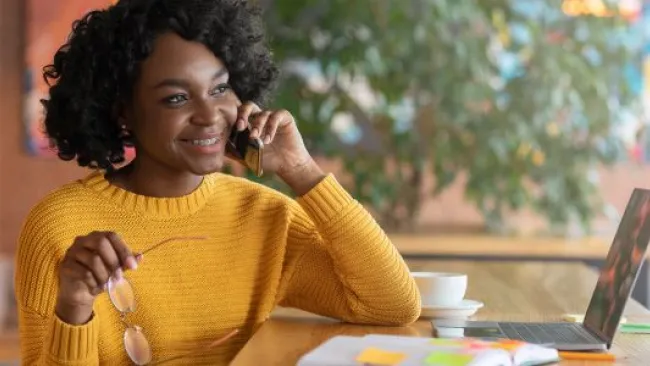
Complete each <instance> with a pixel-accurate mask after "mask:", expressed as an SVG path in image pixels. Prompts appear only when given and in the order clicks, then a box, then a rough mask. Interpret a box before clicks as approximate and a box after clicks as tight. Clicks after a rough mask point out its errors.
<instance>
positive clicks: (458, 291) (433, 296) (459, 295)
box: [411, 272, 467, 306]
mask: <svg viewBox="0 0 650 366" xmlns="http://www.w3.org/2000/svg"><path fill="white" fill-rule="evenodd" d="M411 276H413V279H414V280H415V283H416V284H417V285H418V288H419V289H420V296H421V297H422V305H428V306H453V305H458V304H459V303H460V302H461V301H463V298H464V297H465V292H466V291H467V275H466V274H463V273H443V272H411Z"/></svg>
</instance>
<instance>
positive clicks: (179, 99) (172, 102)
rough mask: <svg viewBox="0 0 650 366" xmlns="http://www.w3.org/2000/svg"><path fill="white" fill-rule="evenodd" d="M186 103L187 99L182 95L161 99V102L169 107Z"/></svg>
mask: <svg viewBox="0 0 650 366" xmlns="http://www.w3.org/2000/svg"><path fill="white" fill-rule="evenodd" d="M185 101H187V97H186V96H185V95H183V94H175V95H172V96H169V97H167V98H165V99H163V102H165V103H166V104H169V105H178V104H181V103H183V102H185Z"/></svg>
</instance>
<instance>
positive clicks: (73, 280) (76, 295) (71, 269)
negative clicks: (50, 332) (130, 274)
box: [55, 231, 138, 325]
mask: <svg viewBox="0 0 650 366" xmlns="http://www.w3.org/2000/svg"><path fill="white" fill-rule="evenodd" d="M137 267H138V260H137V259H136V257H135V256H134V255H133V253H131V250H130V249H129V247H128V246H127V245H126V244H125V243H124V241H122V239H120V237H119V236H118V235H117V234H115V233H114V232H98V231H94V232H92V233H90V234H88V235H86V236H79V237H77V238H76V239H75V241H74V243H73V244H72V246H70V248H69V249H68V251H67V252H66V254H65V257H63V261H62V262H61V266H60V268H59V293H58V297H57V303H56V310H55V311H56V315H57V316H58V317H59V319H61V320H62V321H63V322H65V323H68V324H74V325H79V324H84V323H87V322H88V321H89V320H90V319H91V317H92V313H93V303H94V302H95V297H97V295H99V294H101V293H102V292H103V291H104V286H105V285H106V283H107V282H108V279H109V277H111V276H114V278H115V279H119V278H121V277H122V274H123V271H124V270H127V269H137Z"/></svg>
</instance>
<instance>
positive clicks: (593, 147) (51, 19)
mask: <svg viewBox="0 0 650 366" xmlns="http://www.w3.org/2000/svg"><path fill="white" fill-rule="evenodd" d="M257 1H258V2H259V3H260V4H261V6H263V7H264V9H265V14H264V17H265V20H266V22H267V28H268V31H269V37H270V42H271V44H272V45H273V51H274V55H275V58H276V60H277V61H278V63H279V64H280V65H281V67H282V71H283V79H282V80H281V83H280V88H279V91H278V95H277V97H276V98H275V99H274V101H273V102H272V104H273V106H275V107H282V108H286V109H289V110H290V111H292V112H293V113H294V115H295V116H296V119H297V121H298V124H299V127H300V129H301V131H302V132H303V134H304V136H305V139H306V142H307V144H308V147H309V148H310V149H311V151H312V152H314V153H315V154H316V155H317V156H318V157H319V160H320V161H321V162H322V163H323V164H324V165H326V166H327V167H328V169H329V170H332V171H335V172H336V173H337V174H338V176H339V177H340V179H341V180H342V182H344V183H345V185H346V187H347V188H348V189H349V190H350V191H351V192H353V194H354V195H355V197H356V198H358V199H359V200H360V201H361V202H363V203H364V204H365V205H366V206H367V207H368V208H369V209H370V210H371V211H372V212H373V214H374V215H375V217H376V218H377V220H379V221H380V223H381V224H382V225H383V226H384V227H385V229H386V230H387V231H388V232H389V233H390V234H391V235H400V238H404V237H419V238H423V237H424V238H430V240H431V241H435V240H436V237H443V238H448V237H450V236H453V235H463V237H467V238H482V237H483V238H484V237H490V238H504V240H505V238H510V239H512V238H521V240H526V238H535V239H536V242H535V243H536V244H535V245H539V246H543V245H545V243H557V242H558V241H561V242H572V241H576V242H580V241H581V240H584V239H585V238H600V239H602V240H603V242H605V243H607V244H609V242H608V240H609V238H610V237H611V235H612V234H613V231H614V230H615V229H616V226H617V224H618V220H619V218H620V216H621V215H622V210H623V209H624V207H625V204H626V203H627V199H628V198H629V195H630V193H631V190H632V188H633V187H647V186H648V182H650V167H649V164H650V130H648V127H647V126H648V123H650V109H649V107H650V1H644V0H609V1H606V0H480V1H479V0H473V1H470V0H466V1H452V0H446V1H445V0H399V1H397V0H382V1H378V0H355V1H349V0H319V1H317V0H257ZM112 2H113V1H112V0H1V2H0V4H1V7H0V70H1V73H0V75H2V81H3V87H2V88H0V94H1V97H0V121H1V126H2V133H1V134H0V168H1V169H0V174H1V179H0V250H1V251H2V258H3V259H2V260H1V261H0V272H1V273H0V276H1V277H0V278H1V279H2V281H1V282H2V283H0V300H1V301H0V321H1V322H2V324H4V329H8V330H7V331H6V332H5V336H6V337H11V334H13V333H12V329H13V328H14V327H15V306H14V305H13V298H12V288H11V286H12V285H11V276H12V266H13V264H12V260H13V258H12V257H13V253H14V250H15V246H16V238H17V236H18V233H19V230H20V226H21V223H22V220H23V219H24V217H25V215H26V214H27V212H28V210H29V209H30V208H31V207H32V206H33V205H34V204H35V203H36V202H37V201H38V200H39V199H40V198H41V197H43V195H45V194H46V193H47V192H48V191H50V190H51V189H54V188H55V187H57V186H59V185H61V184H63V183H66V182H68V181H70V180H73V179H75V178H78V177H81V176H82V175H84V174H86V171H84V170H82V169H80V168H77V167H75V166H74V163H64V162H60V161H58V160H57V159H56V158H55V157H54V155H53V153H52V151H50V150H49V148H48V144H47V140H46V139H45V138H44V136H43V134H42V132H41V126H40V123H41V119H42V110H41V108H40V103H39V102H38V101H39V99H41V98H43V97H45V96H46V89H45V87H44V85H43V83H42V81H41V79H42V78H41V73H40V71H41V69H42V67H43V66H44V65H45V64H46V63H49V62H50V61H51V57H52V55H53V53H54V51H55V50H56V48H57V47H58V46H59V45H61V44H62V42H63V41H64V40H65V37H66V35H67V33H68V32H69V30H70V26H71V22H72V21H73V20H74V19H75V18H78V17H79V16H80V15H82V14H84V13H85V12H87V11H88V10H90V9H93V8H100V7H105V6H107V5H109V4H110V3H112ZM231 171H232V172H233V173H235V174H241V170H240V169H237V167H233V168H232V169H231ZM262 182H263V183H264V184H268V185H270V186H273V187H276V188H278V189H281V190H283V189H285V187H283V186H282V184H281V183H280V182H278V181H277V180H275V179H272V178H270V179H264V180H262ZM427 240H429V239H427ZM468 240H469V239H468ZM576 245H577V244H576ZM433 254H435V253H433ZM0 357H2V355H1V354H0Z"/></svg>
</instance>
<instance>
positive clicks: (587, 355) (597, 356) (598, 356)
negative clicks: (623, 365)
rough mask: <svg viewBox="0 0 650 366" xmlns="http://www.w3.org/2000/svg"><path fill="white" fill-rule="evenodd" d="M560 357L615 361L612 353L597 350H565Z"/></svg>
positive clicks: (565, 358)
mask: <svg viewBox="0 0 650 366" xmlns="http://www.w3.org/2000/svg"><path fill="white" fill-rule="evenodd" d="M558 353H559V354H560V358H562V359H564V360H584V361H615V360H616V357H614V355H613V354H611V353H597V352H565V351H560V352H558Z"/></svg>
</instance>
